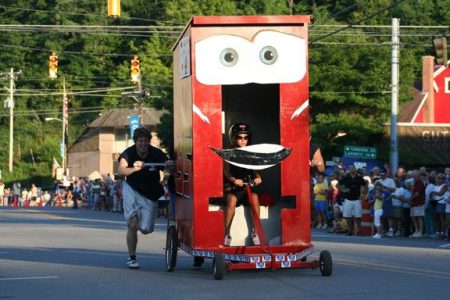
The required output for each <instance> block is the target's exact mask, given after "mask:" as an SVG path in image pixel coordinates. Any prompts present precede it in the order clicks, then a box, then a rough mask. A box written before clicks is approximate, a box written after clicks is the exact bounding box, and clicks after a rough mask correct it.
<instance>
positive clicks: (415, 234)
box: [409, 231, 418, 238]
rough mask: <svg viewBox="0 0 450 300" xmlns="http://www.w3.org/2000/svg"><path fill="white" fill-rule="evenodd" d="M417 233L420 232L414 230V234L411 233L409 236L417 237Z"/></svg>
mask: <svg viewBox="0 0 450 300" xmlns="http://www.w3.org/2000/svg"><path fill="white" fill-rule="evenodd" d="M417 234H418V232H417V231H416V232H414V233H413V234H411V235H410V236H409V237H410V238H416V237H417Z"/></svg>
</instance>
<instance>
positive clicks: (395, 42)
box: [389, 18, 400, 172]
mask: <svg viewBox="0 0 450 300" xmlns="http://www.w3.org/2000/svg"><path fill="white" fill-rule="evenodd" d="M399 33H400V21H399V19H397V18H393V19H392V59H391V70H392V74H391V75H392V77H391V81H392V83H391V86H392V94H391V150H390V155H389V156H390V165H391V171H392V172H396V171H397V169H398V137H397V116H398V85H399V82H398V70H399V55H398V54H399V48H400V38H399Z"/></svg>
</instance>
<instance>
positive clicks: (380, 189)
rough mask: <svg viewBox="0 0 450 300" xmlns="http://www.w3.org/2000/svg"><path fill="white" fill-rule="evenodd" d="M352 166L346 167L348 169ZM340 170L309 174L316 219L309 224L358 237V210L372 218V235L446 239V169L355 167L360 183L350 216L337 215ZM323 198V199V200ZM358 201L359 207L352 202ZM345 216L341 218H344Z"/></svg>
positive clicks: (449, 221)
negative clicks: (361, 180)
mask: <svg viewBox="0 0 450 300" xmlns="http://www.w3.org/2000/svg"><path fill="white" fill-rule="evenodd" d="M352 168H354V166H350V167H349V169H350V170H351V169H352ZM349 173H350V172H349V171H348V170H347V171H346V170H345V168H342V167H340V168H336V171H335V172H333V173H332V174H330V175H329V176H324V175H323V174H322V173H315V174H314V175H313V180H314V189H313V191H312V193H313V196H314V197H315V199H314V203H315V208H316V212H315V215H316V216H317V217H316V218H315V220H313V222H312V226H315V227H316V228H318V229H328V230H329V231H330V232H335V233H346V234H348V235H352V234H361V232H360V227H358V226H359V225H360V224H361V213H362V211H363V209H362V208H361V207H362V206H367V205H368V206H369V207H370V215H371V216H372V218H373V228H372V236H373V238H382V237H411V238H422V237H429V238H435V239H449V240H450V167H448V168H445V169H444V170H443V171H442V172H438V171H437V170H434V169H428V168H426V167H421V168H419V169H413V170H405V168H403V167H399V168H398V170H397V171H396V172H391V171H390V170H389V168H388V166H387V165H385V167H383V168H379V167H374V168H373V169H371V170H366V169H364V168H361V169H357V170H356V173H357V174H356V175H357V176H358V177H360V178H362V179H363V180H364V181H365V184H363V185H361V187H360V192H359V197H358V199H355V200H352V201H351V202H355V204H357V205H356V206H355V207H356V208H355V214H354V215H352V217H351V218H349V217H348V215H347V216H345V214H344V215H343V212H344V210H345V207H344V203H345V202H346V201H348V199H346V198H347V197H346V195H347V193H346V190H345V183H348V180H345V179H346V177H348V176H349ZM324 199H326V200H324ZM358 203H359V204H358ZM344 217H345V218H344Z"/></svg>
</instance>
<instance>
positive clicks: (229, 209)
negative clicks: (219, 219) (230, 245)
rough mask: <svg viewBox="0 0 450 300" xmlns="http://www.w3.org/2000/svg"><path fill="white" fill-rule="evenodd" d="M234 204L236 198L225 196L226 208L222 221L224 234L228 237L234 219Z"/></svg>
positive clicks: (229, 195)
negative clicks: (223, 221)
mask: <svg viewBox="0 0 450 300" xmlns="http://www.w3.org/2000/svg"><path fill="white" fill-rule="evenodd" d="M236 202H237V198H236V196H235V195H233V194H228V195H227V206H226V207H225V211H224V215H225V216H224V219H225V234H226V235H230V229H231V221H232V220H233V217H234V211H235V209H236Z"/></svg>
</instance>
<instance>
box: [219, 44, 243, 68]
mask: <svg viewBox="0 0 450 300" xmlns="http://www.w3.org/2000/svg"><path fill="white" fill-rule="evenodd" d="M238 60H239V55H238V53H237V52H236V50H234V49H233V48H225V49H223V50H222V52H221V53H220V62H221V63H222V65H224V66H225V67H232V66H234V65H235V64H237V62H238Z"/></svg>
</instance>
